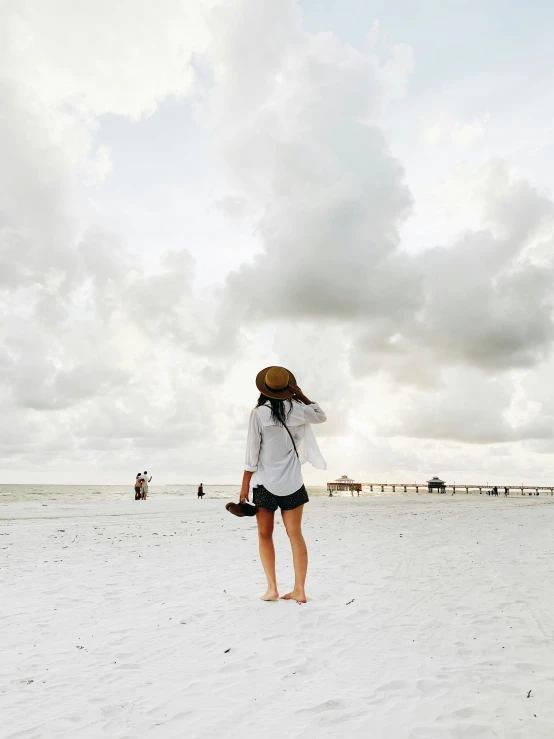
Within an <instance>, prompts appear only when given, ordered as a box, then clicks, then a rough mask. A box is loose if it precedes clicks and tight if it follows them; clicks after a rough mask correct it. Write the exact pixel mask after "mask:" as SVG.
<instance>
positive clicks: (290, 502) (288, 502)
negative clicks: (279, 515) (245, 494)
mask: <svg viewBox="0 0 554 739" xmlns="http://www.w3.org/2000/svg"><path fill="white" fill-rule="evenodd" d="M253 493H254V496H253V498H254V500H253V503H254V505H257V506H259V507H260V508H267V510H268V511H273V512H275V511H276V510H277V508H280V509H281V510H282V511H292V510H293V509H294V508H298V506H301V505H304V503H309V501H310V499H309V498H308V493H307V492H306V488H305V487H304V485H302V487H301V488H300V489H299V490H297V491H296V492H295V493H291V494H290V495H274V494H273V493H270V492H269V490H266V489H265V488H264V486H263V485H257V486H256V487H255V488H254V490H253Z"/></svg>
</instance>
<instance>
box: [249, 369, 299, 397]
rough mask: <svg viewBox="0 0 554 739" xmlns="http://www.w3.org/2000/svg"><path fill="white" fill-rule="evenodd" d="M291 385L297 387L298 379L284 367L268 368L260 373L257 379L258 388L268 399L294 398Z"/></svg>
mask: <svg viewBox="0 0 554 739" xmlns="http://www.w3.org/2000/svg"><path fill="white" fill-rule="evenodd" d="M289 385H296V378H295V376H294V375H293V374H292V372H290V371H289V370H288V369H285V368H284V367H266V368H265V369H263V370H262V371H261V372H258V375H257V377H256V387H257V388H258V390H259V391H260V392H261V393H262V394H263V395H266V396H267V397H268V398H277V400H287V399H288V398H292V395H293V393H292V390H291V389H290V388H289Z"/></svg>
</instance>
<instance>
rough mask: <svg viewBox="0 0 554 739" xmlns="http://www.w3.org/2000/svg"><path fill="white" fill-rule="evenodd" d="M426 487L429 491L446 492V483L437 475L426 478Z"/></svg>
mask: <svg viewBox="0 0 554 739" xmlns="http://www.w3.org/2000/svg"><path fill="white" fill-rule="evenodd" d="M427 489H428V490H429V492H430V493H446V483H445V481H444V480H441V479H440V478H438V477H432V478H431V479H430V480H427Z"/></svg>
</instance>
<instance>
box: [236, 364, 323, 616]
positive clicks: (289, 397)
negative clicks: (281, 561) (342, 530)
mask: <svg viewBox="0 0 554 739" xmlns="http://www.w3.org/2000/svg"><path fill="white" fill-rule="evenodd" d="M256 385H257V387H258V390H259V391H260V393H261V394H260V397H259V399H258V403H257V405H256V408H254V410H253V411H252V412H251V414H250V424H249V427H248V441H247V448H246V463H245V471H244V475H243V480H242V487H241V492H240V501H241V503H242V504H244V503H245V502H246V501H247V500H248V499H249V494H250V487H252V492H253V502H254V505H255V506H257V513H256V520H257V524H258V540H259V551H260V559H261V561H262V565H263V568H264V572H265V575H266V578H267V591H266V593H265V594H264V595H263V596H262V600H277V599H278V598H279V592H278V589H277V579H276V576H275V548H274V546H273V524H274V518H275V511H276V510H277V508H280V509H281V516H282V518H283V523H284V524H285V528H286V530H287V534H288V537H289V540H290V543H291V548H292V558H293V563H294V588H293V590H292V591H291V592H290V593H287V594H286V595H283V596H282V598H283V599H285V600H295V601H297V602H299V603H305V602H306V592H305V581H306V572H307V568H308V551H307V548H306V543H305V541H304V537H303V536H302V512H303V510H304V504H305V503H307V502H308V494H307V492H306V488H305V487H304V483H303V480H302V470H301V467H300V465H301V464H303V463H304V462H306V461H308V462H310V463H311V464H312V465H313V466H314V467H317V468H318V469H327V465H326V464H325V460H324V459H323V457H322V456H321V452H320V451H319V447H318V445H317V442H316V440H315V436H314V433H313V431H312V429H311V426H310V424H312V423H323V422H324V421H326V420H327V417H326V415H325V413H324V412H323V411H322V410H321V408H320V407H319V405H318V404H317V403H314V402H312V401H311V400H308V398H307V397H306V396H305V395H304V393H303V392H302V390H301V389H300V388H299V387H298V386H297V384H296V379H295V377H294V375H293V374H292V373H291V372H289V371H288V370H286V369H285V368H284V367H267V368H266V369H264V370H262V371H261V372H259V373H258V376H257V378H256ZM232 505H235V506H236V504H232ZM231 512H233V511H231ZM239 515H240V514H239Z"/></svg>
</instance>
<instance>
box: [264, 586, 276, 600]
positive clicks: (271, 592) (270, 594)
mask: <svg viewBox="0 0 554 739" xmlns="http://www.w3.org/2000/svg"><path fill="white" fill-rule="evenodd" d="M260 600H279V593H278V592H277V588H268V589H267V592H266V593H264V595H262V597H261V598H260Z"/></svg>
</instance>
